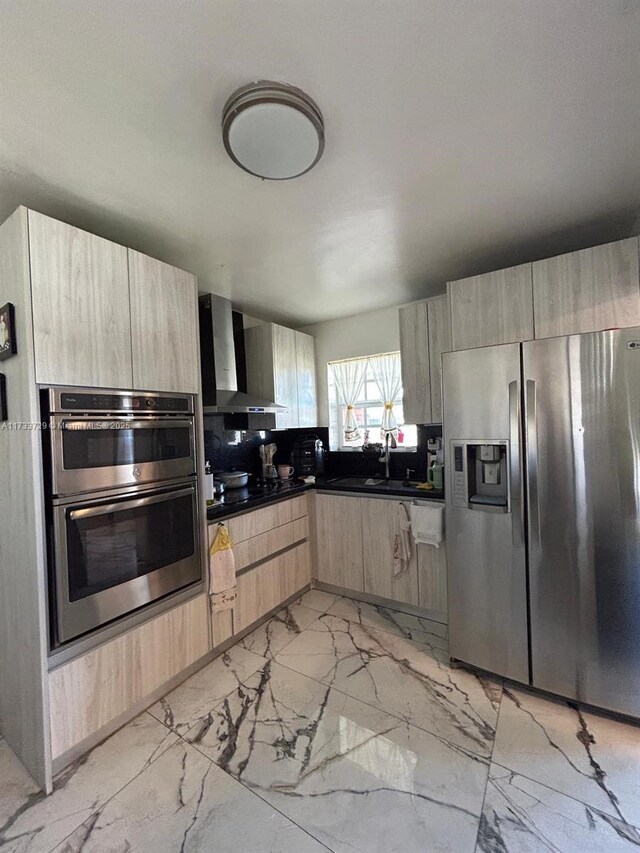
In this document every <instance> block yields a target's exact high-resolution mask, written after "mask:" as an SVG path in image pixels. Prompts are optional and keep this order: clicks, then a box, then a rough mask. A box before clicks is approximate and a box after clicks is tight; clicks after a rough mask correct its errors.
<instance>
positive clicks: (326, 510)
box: [315, 494, 364, 592]
mask: <svg viewBox="0 0 640 853" xmlns="http://www.w3.org/2000/svg"><path fill="white" fill-rule="evenodd" d="M315 527H316V539H317V544H316V547H317V559H316V576H317V578H318V580H319V581H323V582H324V583H329V584H332V585H333V586H341V587H344V588H345V589H353V590H356V591H357V592H364V565H363V554H362V501H361V499H360V498H358V497H355V496H354V497H351V496H349V497H343V496H341V495H326V494H316V524H315Z"/></svg>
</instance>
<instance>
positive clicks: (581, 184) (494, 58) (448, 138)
mask: <svg viewBox="0 0 640 853" xmlns="http://www.w3.org/2000/svg"><path fill="white" fill-rule="evenodd" d="M0 22H1V23H0V120H1V126H0V217H1V218H4V216H6V215H8V214H9V213H10V212H11V211H12V210H13V208H14V207H15V206H16V205H18V204H27V205H29V206H32V207H35V208H36V209H39V210H42V211H43V212H45V213H49V214H50V215H53V216H57V217H59V218H61V219H64V220H66V221H69V222H72V223H73V224H76V225H78V226H80V227H83V228H86V229H88V230H92V231H95V232H97V233H100V234H102V235H104V236H106V237H109V238H111V239H114V240H117V241H118V242H121V243H125V244H127V245H130V246H134V247H135V248H138V249H140V250H141V251H145V252H147V253H148V254H151V255H154V256H156V257H159V258H162V259H164V260H166V261H168V262H170V263H173V264H176V265H179V266H183V267H185V268H187V269H189V270H191V271H193V272H195V273H197V274H198V275H199V276H201V277H202V278H203V279H204V280H206V281H208V282H210V284H211V285H212V286H213V289H214V290H215V291H217V292H218V293H221V294H223V295H226V296H230V297H231V298H233V300H234V301H235V302H236V303H237V304H238V305H239V306H241V307H243V308H245V310H247V311H249V312H251V313H253V314H257V315H259V316H266V317H273V318H275V319H282V320H284V321H289V322H293V323H296V324H303V323H307V322H308V323H310V322H315V321H319V320H323V319H327V318H331V317H336V316H344V315H347V314H354V313H359V312H361V311H366V310H370V309H373V308H377V307H381V306H384V305H390V304H397V303H399V302H403V301H409V300H411V299H414V298H420V297H423V296H427V295H429V294H431V293H438V292H442V290H443V289H444V282H445V281H447V280H448V279H453V278H460V277H462V276H465V275H471V274H473V273H476V272H483V271H486V270H489V269H495V268H497V267H500V266H507V265H509V264H511V263H517V262H521V261H525V260H531V259H534V258H539V257H544V256H548V255H551V254H555V253H557V252H560V251H568V250H570V249H573V248H581V247H583V246H586V245H592V244H595V243H598V242H604V241H606V240H610V239H616V238H619V237H624V236H628V235H629V234H631V233H634V232H637V231H639V230H640V218H639V216H638V214H639V212H640V49H639V44H640V2H638V0H0ZM265 78H266V79H275V80H284V81H287V82H290V83H293V84H294V85H297V86H300V87H301V88H303V89H305V90H306V91H307V92H308V93H309V94H310V95H311V96H312V97H313V98H314V99H315V100H316V101H317V102H318V103H319V105H320V107H321V109H322V110H323V112H324V116H325V122H326V135H327V145H326V150H325V154H324V156H323V158H322V160H321V161H320V163H319V164H318V165H317V166H316V168H315V169H313V171H312V172H310V173H309V174H307V175H305V176H303V177H301V178H298V179H295V180H293V181H290V182H273V183H270V182H262V181H260V180H259V179H257V178H254V177H252V176H250V175H248V174H246V173H244V172H242V171H241V170H240V169H238V168H237V167H236V166H235V165H234V164H233V163H232V162H231V160H230V159H229V158H228V157H227V155H226V154H225V152H224V148H223V145H222V139H221V135H220V132H219V125H220V116H221V112H222V107H223V105H224V102H225V100H226V98H227V97H228V96H229V95H230V94H231V93H232V92H233V91H234V90H235V89H236V88H237V87H238V86H240V85H243V84H245V83H247V82H250V81H252V80H255V79H265ZM1 290H2V288H1V283H0V297H1V296H2V292H1ZM0 301H1V299H0Z"/></svg>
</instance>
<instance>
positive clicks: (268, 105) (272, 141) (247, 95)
mask: <svg viewBox="0 0 640 853" xmlns="http://www.w3.org/2000/svg"><path fill="white" fill-rule="evenodd" d="M222 136H223V139H224V146H225V148H226V150H227V153H228V154H229V156H230V157H231V159H232V160H233V161H234V162H235V163H236V164H237V165H238V166H240V168H241V169H244V170H245V172H249V173H250V174H252V175H256V176H257V177H259V178H266V179H268V180H271V181H284V180H287V179H289V178H297V177H298V176H299V175H304V173H305V172H308V171H309V169H312V168H313V167H314V166H315V164H316V163H317V162H318V160H319V159H320V157H321V156H322V152H323V150H324V121H323V118H322V113H321V112H320V109H319V107H318V106H317V104H316V103H315V102H314V101H313V100H312V99H311V98H310V97H309V96H308V95H306V94H305V93H304V92H303V91H302V90H301V89H297V88H295V86H289V85H288V84H286V83H274V82H273V81H270V80H261V81H259V82H257V83H251V84H249V85H248V86H243V87H242V88H240V89H238V90H237V91H236V92H234V94H233V95H232V96H231V97H230V98H229V100H228V101H227V103H226V105H225V108H224V111H223V115H222Z"/></svg>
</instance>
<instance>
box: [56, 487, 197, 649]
mask: <svg viewBox="0 0 640 853" xmlns="http://www.w3.org/2000/svg"><path fill="white" fill-rule="evenodd" d="M53 513H54V541H55V601H56V608H55V610H56V612H55V641H56V645H61V644H62V643H66V642H68V641H69V640H72V639H74V638H75V637H79V636H80V635H81V634H85V633H87V632H88V631H92V630H94V629H96V628H99V627H100V626H102V625H105V624H106V623H107V622H110V621H112V620H113V619H117V618H118V617H120V616H124V615H126V614H129V613H131V612H132V611H134V610H137V609H138V608H140V607H144V605H146V604H149V603H151V602H153V601H157V600H158V599H160V598H162V597H163V596H165V595H168V594H169V593H172V592H175V591H176V590H179V589H182V588H183V587H186V586H188V585H189V584H192V583H194V582H196V581H199V580H201V578H202V566H201V562H200V547H199V536H198V523H197V517H198V513H197V487H196V481H195V480H190V481H185V482H183V483H180V484H174V485H172V486H171V487H170V488H169V487H167V488H163V489H154V490H149V491H144V492H141V491H139V492H136V493H134V494H127V495H123V494H122V493H120V494H118V493H111V494H109V495H106V496H103V497H100V498H91V499H87V500H83V499H81V498H75V500H71V499H67V500H66V501H56V502H55V503H54V509H53Z"/></svg>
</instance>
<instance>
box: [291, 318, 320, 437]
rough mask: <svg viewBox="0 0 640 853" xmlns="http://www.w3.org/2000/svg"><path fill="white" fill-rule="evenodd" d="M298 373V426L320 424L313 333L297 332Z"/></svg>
mask: <svg viewBox="0 0 640 853" xmlns="http://www.w3.org/2000/svg"><path fill="white" fill-rule="evenodd" d="M295 337H296V374H297V381H298V426H299V427H315V426H317V425H318V401H317V396H316V359H315V341H314V339H313V337H312V336H311V335H305V334H304V332H296V333H295Z"/></svg>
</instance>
